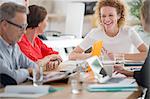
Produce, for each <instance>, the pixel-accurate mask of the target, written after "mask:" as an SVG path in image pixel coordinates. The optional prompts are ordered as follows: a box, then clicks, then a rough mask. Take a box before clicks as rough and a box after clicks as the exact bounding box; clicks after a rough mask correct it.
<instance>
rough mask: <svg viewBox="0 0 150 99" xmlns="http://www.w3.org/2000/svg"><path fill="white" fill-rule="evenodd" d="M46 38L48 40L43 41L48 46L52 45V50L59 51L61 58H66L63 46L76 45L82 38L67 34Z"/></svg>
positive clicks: (70, 46)
mask: <svg viewBox="0 0 150 99" xmlns="http://www.w3.org/2000/svg"><path fill="white" fill-rule="evenodd" d="M47 38H48V40H43V43H45V44H46V45H47V46H48V47H52V48H53V49H54V50H56V51H59V53H60V55H61V57H62V58H63V60H68V57H67V54H66V53H65V50H64V48H72V47H76V46H77V45H79V44H80V43H81V41H82V40H83V39H82V38H73V37H72V38H71V37H67V36H64V37H63V36H62V37H47Z"/></svg>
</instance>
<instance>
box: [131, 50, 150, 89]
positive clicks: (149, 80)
mask: <svg viewBox="0 0 150 99" xmlns="http://www.w3.org/2000/svg"><path fill="white" fill-rule="evenodd" d="M134 78H135V79H136V81H137V82H138V84H139V85H141V86H143V87H146V88H150V49H149V52H148V55H147V58H146V60H145V63H144V65H143V66H142V69H141V71H137V72H134Z"/></svg>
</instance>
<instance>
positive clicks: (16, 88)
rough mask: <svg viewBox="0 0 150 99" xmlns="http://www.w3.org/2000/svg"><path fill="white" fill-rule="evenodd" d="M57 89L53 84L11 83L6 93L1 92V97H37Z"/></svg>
mask: <svg viewBox="0 0 150 99" xmlns="http://www.w3.org/2000/svg"><path fill="white" fill-rule="evenodd" d="M52 91H53V92H54V91H56V90H55V89H54V88H52V87H51V86H47V85H41V86H36V87H35V86H32V85H11V86H6V88H5V90H4V93H0V97H20V98H21V97H25V98H37V97H40V96H43V95H46V94H48V93H49V92H52Z"/></svg>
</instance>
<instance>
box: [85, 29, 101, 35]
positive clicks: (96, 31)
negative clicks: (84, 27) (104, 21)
mask: <svg viewBox="0 0 150 99" xmlns="http://www.w3.org/2000/svg"><path fill="white" fill-rule="evenodd" d="M101 32H102V30H101V29H100V28H98V27H97V28H93V29H91V31H90V32H89V33H88V35H90V36H98V35H100V34H101Z"/></svg>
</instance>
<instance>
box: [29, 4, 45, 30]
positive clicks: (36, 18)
mask: <svg viewBox="0 0 150 99" xmlns="http://www.w3.org/2000/svg"><path fill="white" fill-rule="evenodd" d="M46 15H47V11H46V9H45V8H44V7H42V6H38V5H31V6H29V14H28V15H27V23H28V26H27V28H35V27H38V24H39V23H40V22H42V21H43V20H44V19H45V17H46Z"/></svg>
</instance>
